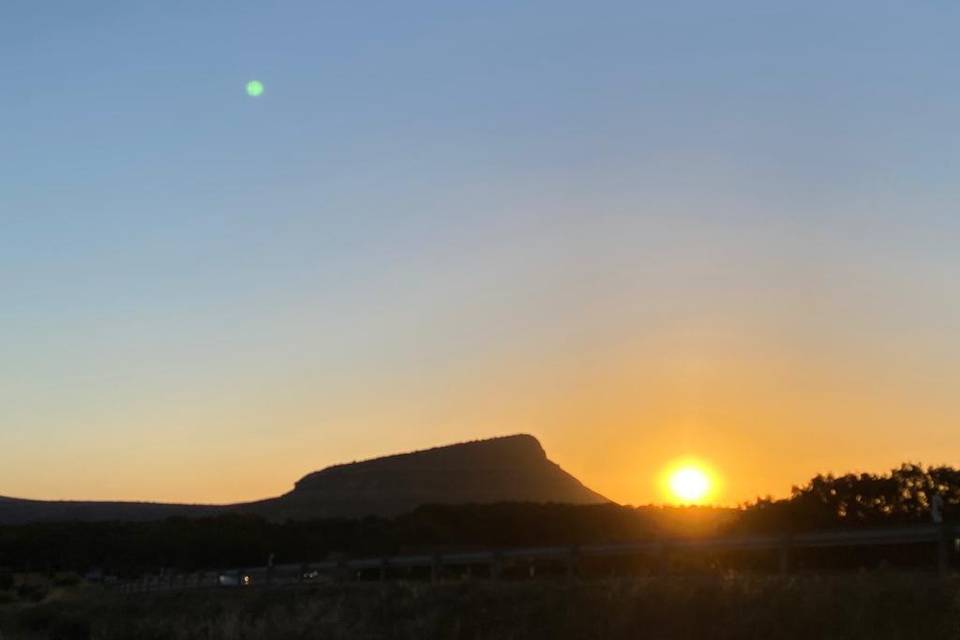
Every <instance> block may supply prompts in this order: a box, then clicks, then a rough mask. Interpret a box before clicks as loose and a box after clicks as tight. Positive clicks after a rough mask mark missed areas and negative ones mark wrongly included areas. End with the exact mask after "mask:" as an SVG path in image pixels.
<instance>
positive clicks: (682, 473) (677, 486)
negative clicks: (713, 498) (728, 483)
mask: <svg viewBox="0 0 960 640" xmlns="http://www.w3.org/2000/svg"><path fill="white" fill-rule="evenodd" d="M666 480H667V482H666V485H667V489H668V491H669V493H670V496H671V497H672V498H673V499H674V500H676V501H677V502H682V503H691V504H692V503H699V502H703V501H704V500H705V499H706V498H707V496H708V495H710V493H711V491H712V490H713V484H714V483H713V481H712V479H711V474H710V472H709V471H707V470H706V469H705V468H704V467H703V466H701V465H699V464H696V463H683V464H680V465H677V466H676V467H674V468H672V469H671V470H670V471H668V472H667V475H666Z"/></svg>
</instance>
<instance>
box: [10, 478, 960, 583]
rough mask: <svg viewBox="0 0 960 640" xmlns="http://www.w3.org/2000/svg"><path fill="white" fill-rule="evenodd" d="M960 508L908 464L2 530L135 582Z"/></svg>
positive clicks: (37, 553)
mask: <svg viewBox="0 0 960 640" xmlns="http://www.w3.org/2000/svg"><path fill="white" fill-rule="evenodd" d="M938 493H939V494H940V495H941V496H942V498H943V500H944V504H945V509H944V511H945V517H946V518H947V519H948V520H952V519H953V518H954V517H955V515H956V512H957V508H956V507H957V504H958V503H960V471H957V470H955V469H953V468H949V467H936V468H926V469H925V468H922V467H920V466H917V465H904V466H902V467H900V468H899V469H895V470H893V471H891V472H890V473H888V474H883V475H870V474H859V475H855V474H848V475H843V476H832V475H826V476H824V475H819V476H817V477H815V478H813V479H812V480H810V482H808V483H807V484H806V485H804V486H802V487H795V488H794V489H793V493H792V496H791V497H790V498H788V499H784V500H770V499H761V500H757V501H756V502H754V503H751V504H747V505H744V506H742V507H740V508H739V509H719V508H709V507H688V508H681V507H651V506H648V507H623V506H618V505H612V504H609V505H591V506H573V505H556V504H554V505H549V504H548V505H538V504H524V503H505V504H492V505H444V506H441V505H435V506H424V507H421V508H419V509H417V510H415V511H413V512H411V513H409V514H406V515H402V516H399V517H396V518H392V519H385V518H363V519H352V520H347V519H341V520H314V521H290V522H285V523H278V522H270V521H267V520H264V519H261V518H258V517H252V516H242V515H222V516H217V517H212V518H200V519H188V518H170V519H167V520H163V521H156V522H139V523H123V522H101V523H42V524H32V525H21V526H8V527H0V567H7V568H9V569H12V570H14V571H78V572H83V571H86V570H88V569H91V568H94V567H96V568H101V569H103V570H104V571H107V572H109V573H113V574H118V575H131V576H132V575H139V574H140V573H142V572H144V571H155V570H157V569H160V568H175V569H177V570H189V571H192V570H197V569H217V568H225V567H234V566H242V565H262V564H263V563H264V562H265V561H266V559H267V558H268V557H269V556H270V555H271V554H274V555H275V559H276V562H278V563H288V562H290V563H292V562H309V561H316V560H322V559H327V558H332V557H338V556H340V555H348V556H363V555H390V554H399V553H412V552H423V551H443V550H451V549H461V550H464V549H471V548H505V547H521V546H538V545H567V544H569V545H574V544H591V543H600V542H616V541H627V540H638V539H644V538H652V537H674V536H684V535H709V534H713V533H723V532H737V533H744V532H758V533H759V532H764V533H766V532H787V531H800V530H812V529H831V528H843V527H865V526H881V525H885V524H908V523H919V522H929V521H930V503H931V500H932V499H933V496H934V495H935V494H938Z"/></svg>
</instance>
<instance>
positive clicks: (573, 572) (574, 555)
mask: <svg viewBox="0 0 960 640" xmlns="http://www.w3.org/2000/svg"><path fill="white" fill-rule="evenodd" d="M579 564H580V547H579V546H577V545H573V546H572V547H570V554H569V555H568V556H567V580H573V579H574V578H576V577H577V574H578V573H579V568H580V567H579Z"/></svg>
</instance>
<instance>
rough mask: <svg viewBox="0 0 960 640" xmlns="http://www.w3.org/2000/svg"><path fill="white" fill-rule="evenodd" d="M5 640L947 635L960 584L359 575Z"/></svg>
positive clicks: (134, 609)
mask: <svg viewBox="0 0 960 640" xmlns="http://www.w3.org/2000/svg"><path fill="white" fill-rule="evenodd" d="M0 630H2V632H3V634H4V638H5V639H23V640H32V639H37V640H40V639H49V640H161V639H162V640H268V639H269V640H299V639H304V640H306V639H308V638H310V639H314V638H324V639H331V640H333V639H344V640H346V639H350V640H361V639H365V638H370V639H374V638H377V639H388V638H397V639H410V640H422V639H424V638H430V639H450V640H510V639H518V640H519V639H521V638H522V639H524V640H536V639H540V638H542V639H545V640H546V639H550V640H564V639H567V638H569V639H571V640H573V639H576V640H586V639H590V638H596V639H601V638H602V639H613V640H615V639H619V638H623V639H628V638H629V639H631V640H633V639H635V638H655V639H659V640H673V639H701V638H710V639H714V640H723V639H726V638H729V639H731V640H732V639H737V640H748V639H751V638H756V639H762V640H769V639H770V638H778V639H785V640H789V639H794V638H796V639H799V638H803V639H818V640H820V639H837V640H841V639H848V638H849V639H859V638H863V639H871V640H886V639H890V640H893V639H904V640H906V639H911V640H913V639H916V638H924V639H939V638H944V639H946V638H956V637H958V634H960V583H958V582H957V581H956V580H938V579H936V578H935V577H933V576H931V575H924V574H846V575H832V576H804V577H792V578H777V577H747V576H725V577H720V576H714V577H710V578H703V577H701V578H691V577H686V578H685V577H677V576H670V577H661V578H641V579H638V578H633V579H621V580H603V581H575V582H551V581H543V582H541V581H529V582H517V583H503V582H501V583H494V582H487V581H474V582H461V583H447V584H434V585H431V584H423V583H403V582H397V583H383V584H376V583H366V584H364V583H353V584H347V585H329V586H317V587H310V588H303V589H298V590H256V589H247V590H243V589H238V590H212V591H205V592H194V593H168V594H153V595H149V596H136V597H130V596H127V597H124V596H120V595H114V594H107V593H102V592H90V591H88V592H86V593H84V592H81V593H79V594H75V595H72V596H68V595H63V596H61V597H60V598H59V599H57V600H55V601H49V602H46V603H42V604H34V605H15V606H12V605H7V606H2V605H0Z"/></svg>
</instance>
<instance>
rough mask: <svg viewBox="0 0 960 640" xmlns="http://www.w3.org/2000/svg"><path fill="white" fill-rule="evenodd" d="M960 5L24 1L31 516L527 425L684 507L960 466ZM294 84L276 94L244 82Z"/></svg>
mask: <svg viewBox="0 0 960 640" xmlns="http://www.w3.org/2000/svg"><path fill="white" fill-rule="evenodd" d="M958 32H960V5H958V4H957V3H953V2H944V1H924V0H916V1H911V2H882V1H877V0H870V1H869V2H867V1H851V2H843V3H835V2H810V1H804V2H770V1H769V0H757V1H751V2H740V1H732V2H707V1H703V2H684V1H680V2H658V3H645V2H636V1H629V2H614V1H607V2H592V3H588V2H582V1H575V2H574V1H569V2H568V1H563V0H550V1H549V2H547V1H543V2H524V1H518V0H510V1H499V0H496V1H487V2H473V3H465V2H449V1H436V2H394V1H390V2H358V1H349V2H347V1H344V2H320V1H316V0H310V1H305V0H303V1H292V0H291V1H285V2H241V1H238V0H229V1H226V0H223V1H217V2H195V1H190V2H188V1H172V0H171V1H168V2H128V1H123V2H121V1H110V2H107V1H100V2H98V1H90V2H71V1H67V0H61V1H53V2H36V1H35V0H4V2H3V3H2V5H0V78H2V84H0V89H2V91H0V495H7V496H19V497H32V498H78V499H149V500H175V501H197V502H217V501H233V500H241V499H252V498H260V497H265V496H269V495H275V494H279V493H281V492H284V491H287V490H288V489H289V488H290V487H291V485H292V483H293V482H294V481H295V480H296V479H297V478H299V477H300V476H301V475H303V474H305V473H307V472H309V471H312V470H315V469H318V468H321V467H323V466H326V465H328V464H331V463H336V462H345V461H350V460H354V459H360V458H367V457H371V456H375V455H379V454H385V453H393V452H398V451H404V450H410V449H415V448H423V447H428V446H432V445H438V444H446V443H451V442H456V441H462V440H472V439H477V438H483V437H489V436H494V435H503V434H509V433H516V432H527V433H532V434H534V435H536V436H537V437H538V438H539V439H540V440H541V442H542V443H543V445H544V447H545V448H546V450H547V452H548V454H549V455H550V456H551V458H552V459H553V460H555V461H556V462H558V463H560V464H561V465H562V466H563V467H564V468H566V469H567V470H568V471H570V472H571V473H573V474H574V475H576V476H577V477H578V478H580V479H581V480H583V481H584V482H585V483H586V484H587V485H589V486H590V487H591V488H593V489H595V490H597V491H599V492H601V493H603V494H605V495H607V496H609V497H610V498H612V499H614V500H617V501H619V502H624V503H633V504H640V503H647V502H660V501H662V500H664V496H663V494H662V492H661V489H660V487H659V486H658V482H657V478H658V474H660V473H661V471H662V470H663V469H664V468H666V467H667V466H669V465H670V464H671V462H672V461H673V460H675V459H677V458H683V457H689V456H692V457H696V458H699V459H701V460H703V461H705V462H707V463H708V464H709V465H710V466H711V467H712V468H713V469H715V470H716V472H717V474H718V475H719V476H720V477H721V478H722V481H723V482H722V485H721V486H720V487H719V489H718V491H717V493H716V494H715V496H714V499H715V501H717V502H718V503H721V504H736V503H738V502H740V501H743V500H747V499H750V498H753V497H755V496H757V495H766V494H773V495H775V496H782V495H786V494H788V493H789V490H790V486H791V484H796V483H802V482H803V481H805V480H806V479H808V478H809V477H810V476H811V475H813V474H815V473H817V472H824V471H831V470H832V471H847V470H869V471H882V470H886V469H888V468H890V467H892V466H895V465H897V464H898V463H900V462H901V461H907V460H910V461H920V462H924V463H948V464H956V463H958V462H960V428H958V427H960V403H958V401H957V398H958V393H960V366H958V363H960V337H958V336H960V214H958V201H960V180H958V168H960V167H958V159H960V147H958V142H960V127H958V123H960V82H958V71H957V69H958V68H960V66H958V62H960V45H958V40H957V33H958ZM254 79H256V80H259V81H261V82H262V83H263V85H264V87H265V91H264V93H263V95H261V96H259V97H256V98H254V97H249V96H248V95H247V94H246V92H245V85H246V83H247V82H248V81H250V80H254Z"/></svg>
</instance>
